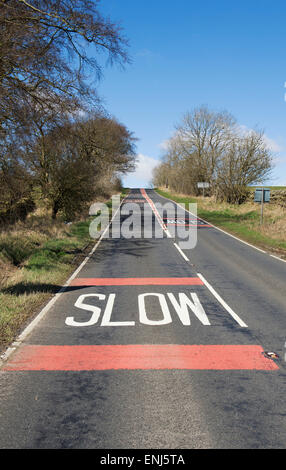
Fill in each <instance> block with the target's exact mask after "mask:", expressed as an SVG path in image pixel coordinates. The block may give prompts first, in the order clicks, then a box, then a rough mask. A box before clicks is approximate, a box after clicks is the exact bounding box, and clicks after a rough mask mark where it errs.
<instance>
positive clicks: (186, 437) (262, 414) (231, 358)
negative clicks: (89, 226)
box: [0, 189, 286, 449]
mask: <svg viewBox="0 0 286 470" xmlns="http://www.w3.org/2000/svg"><path fill="white" fill-rule="evenodd" d="M130 202H131V203H132V202H133V203H136V204H137V206H136V211H137V212H136V211H134V214H133V215H134V217H135V215H136V217H137V219H136V220H139V222H138V223H137V224H133V225H132V224H130V223H129V222H130V218H128V217H129V216H128V212H127V211H126V210H125V212H126V213H125V214H124V209H126V208H128V206H126V204H127V203H130ZM166 202H167V201H166V199H165V198H163V197H161V196H159V195H158V194H157V193H156V192H155V191H153V190H146V191H145V190H139V189H138V190H136V189H133V190H131V191H130V193H129V195H128V196H127V198H126V199H125V200H124V202H123V204H122V207H121V209H122V212H121V214H120V212H119V211H118V213H117V214H116V215H115V218H114V219H113V222H112V225H111V227H112V226H114V227H117V228H124V234H122V235H121V236H120V237H119V238H112V237H109V238H105V237H103V238H102V240H101V241H100V242H96V245H95V248H94V249H93V251H92V252H91V254H90V256H89V257H88V259H86V260H85V261H84V263H83V264H82V266H81V267H80V268H79V269H78V270H77V271H76V272H75V273H74V275H73V276H72V277H71V278H70V280H69V281H68V283H67V285H66V286H65V288H64V289H63V290H62V291H61V292H60V293H59V294H58V295H57V296H56V297H55V298H53V300H52V301H51V302H50V304H49V305H48V306H47V308H46V309H45V310H44V311H42V312H41V313H40V314H39V316H38V317H37V318H36V319H35V321H34V323H33V325H32V326H31V327H30V328H28V329H27V330H25V332H24V333H23V334H22V335H20V337H19V338H18V341H17V343H16V344H15V345H14V346H15V347H14V349H12V350H9V355H8V354H7V358H6V360H5V361H4V362H3V364H2V367H1V371H0V390H1V393H0V410H1V411H0V414H1V415H0V429H1V433H0V448H1V449H11V448H13V449H259V448H260V449H262V448H263V449H269V448H285V444H286V404H285V379H286V376H285V370H286V369H285V365H286V363H285V358H284V355H285V351H286V349H285V342H286V296H285V287H286V285H285V278H286V276H285V274H286V263H284V262H282V261H280V260H278V259H275V258H273V257H271V256H270V255H269V254H267V253H264V252H262V251H259V250H256V249H255V248H253V247H251V246H249V245H247V244H245V243H242V242H241V241H239V240H237V239H235V238H233V237H231V236H230V235H228V234H226V233H224V232H222V231H220V230H218V229H217V228H215V227H213V226H211V225H209V224H207V223H205V222H204V221H200V220H199V219H198V220H196V219H195V218H194V216H193V215H191V214H190V213H189V212H184V214H183V216H182V214H180V217H178V215H177V214H176V211H177V210H178V207H177V205H176V204H175V203H170V202H169V207H170V211H171V212H170V211H169V212H168V213H167V216H166V213H163V212H160V210H159V209H157V208H156V204H158V203H161V204H164V203H166ZM170 204H171V205H170ZM143 209H145V212H146V214H145V215H146V217H145V219H143V217H141V215H142V210H143ZM138 217H139V219H138ZM140 217H141V218H140ZM194 220H195V222H194ZM177 225H179V226H189V225H191V229H190V230H193V234H194V235H193V236H194V237H195V234H196V233H197V243H196V245H195V247H193V248H190V247H186V248H182V245H181V243H180V241H181V240H180V238H179V237H178V236H177V235H176V233H175V230H176V226H177ZM160 228H162V234H163V237H161V238H158V236H157V237H156V236H155V235H156V230H157V233H159V231H160V230H159V229H160ZM196 229H197V231H196ZM144 230H145V237H144V233H143V232H144ZM126 233H127V236H128V233H129V235H130V234H131V235H132V234H133V237H131V238H126ZM146 235H148V236H146ZM266 351H268V352H269V351H270V352H275V353H276V354H277V355H278V357H277V358H274V359H273V358H270V357H266V355H265V354H264V353H265V352H266Z"/></svg>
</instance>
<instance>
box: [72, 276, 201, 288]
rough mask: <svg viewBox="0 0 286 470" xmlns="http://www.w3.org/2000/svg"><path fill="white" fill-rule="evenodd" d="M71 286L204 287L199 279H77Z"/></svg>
mask: <svg viewBox="0 0 286 470" xmlns="http://www.w3.org/2000/svg"><path fill="white" fill-rule="evenodd" d="M70 285H71V286H203V285H204V283H203V281H202V280H201V279H200V278H199V277H126V278H124V277H107V278H100V277H95V278H80V277H78V278H75V279H73V280H72V281H71V283H70Z"/></svg>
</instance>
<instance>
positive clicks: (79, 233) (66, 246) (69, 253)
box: [0, 189, 128, 352]
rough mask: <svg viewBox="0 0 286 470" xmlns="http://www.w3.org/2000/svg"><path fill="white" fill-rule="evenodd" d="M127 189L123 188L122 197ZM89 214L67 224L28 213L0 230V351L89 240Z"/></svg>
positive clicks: (83, 253) (59, 284) (75, 262)
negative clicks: (15, 223) (8, 226)
mask: <svg viewBox="0 0 286 470" xmlns="http://www.w3.org/2000/svg"><path fill="white" fill-rule="evenodd" d="M127 193H128V190H127V189H124V190H123V191H122V194H121V197H124V196H125V195H126V194H127ZM107 205H108V207H109V210H110V212H111V201H108V202H107ZM91 220H92V217H89V216H88V215H86V218H85V220H81V221H78V222H75V223H73V224H71V225H66V224H64V223H63V222H56V223H55V222H52V221H51V220H50V218H48V217H47V215H45V216H44V215H43V214H42V213H40V214H37V213H36V214H31V216H30V218H29V219H28V220H27V222H26V223H25V225H24V226H23V225H21V224H20V225H18V226H17V227H13V229H12V230H10V231H8V232H6V233H2V234H1V235H0V273H1V275H0V352H3V351H4V350H5V348H7V347H8V346H9V344H11V343H12V342H13V341H14V340H15V338H16V337H17V335H18V334H19V333H20V331H22V330H23V328H24V327H25V326H26V324H27V323H29V321H31V319H32V318H33V317H34V316H35V315H36V314H37V313H38V311H39V310H40V309H41V308H42V307H43V306H44V305H45V304H46V303H47V302H48V300H49V299H50V298H51V297H52V295H54V294H55V293H56V292H58V291H59V290H60V288H61V287H62V285H63V284H64V283H65V282H66V280H67V279H68V277H69V276H70V275H71V274H72V273H73V271H74V270H75V269H76V268H77V266H78V265H79V264H80V263H81V261H82V260H83V259H84V258H85V256H86V255H87V253H88V252H89V251H90V249H91V246H93V245H94V243H95V240H93V239H92V238H91V237H90V235H89V225H90V222H91Z"/></svg>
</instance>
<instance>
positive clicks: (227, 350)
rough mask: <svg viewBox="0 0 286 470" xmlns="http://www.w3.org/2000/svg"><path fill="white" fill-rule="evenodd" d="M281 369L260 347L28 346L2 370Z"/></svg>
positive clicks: (15, 355)
mask: <svg viewBox="0 0 286 470" xmlns="http://www.w3.org/2000/svg"><path fill="white" fill-rule="evenodd" d="M120 369H123V370H124V369H130V370H136V369H139V370H140V369H141V370H142V369H150V370H159V369H192V370H264V371H273V370H277V369H279V367H278V366H277V364H276V363H275V362H274V361H273V360H272V359H268V358H266V357H265V356H264V355H263V349H262V347H261V346H257V345H176V344H165V345H102V346H99V345H93V346H87V345H84V346H83V345H81V346H67V345H65V346H43V345H25V346H23V347H21V348H20V349H19V350H18V351H16V352H15V353H14V355H13V356H12V357H11V359H10V361H9V362H8V363H7V364H5V365H4V367H3V369H2V370H6V371H32V370H38V371H40V370H43V371H82V370H120Z"/></svg>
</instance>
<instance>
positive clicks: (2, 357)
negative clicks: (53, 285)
mask: <svg viewBox="0 0 286 470" xmlns="http://www.w3.org/2000/svg"><path fill="white" fill-rule="evenodd" d="M125 199H126V197H125V198H124V199H122V201H121V203H120V205H119V207H118V209H117V210H116V212H115V213H114V215H113V217H112V218H111V220H110V222H109V224H108V225H107V226H106V228H105V230H104V231H103V232H102V234H101V236H100V238H99V239H98V241H97V243H96V244H95V245H94V247H93V248H92V250H91V251H90V252H89V254H88V255H87V256H86V257H85V259H84V260H83V262H82V263H81V264H80V265H79V267H78V268H77V269H76V270H75V271H74V272H73V274H72V275H71V276H70V277H69V279H68V280H67V281H66V283H65V284H64V285H63V287H62V288H61V289H60V290H59V292H57V293H56V294H55V295H54V297H52V299H51V300H50V301H49V302H48V303H47V305H46V306H45V307H44V308H43V309H42V310H41V311H40V312H39V313H38V315H37V316H36V317H35V318H34V319H33V320H32V321H31V323H29V325H28V326H27V327H26V328H25V329H24V330H23V331H22V333H20V335H19V336H18V337H17V338H16V340H15V341H14V342H13V343H12V344H11V346H10V347H8V348H7V349H6V351H5V352H4V353H3V354H1V355H0V367H1V365H3V363H4V362H5V361H7V359H8V357H9V356H10V355H11V354H12V353H13V352H14V351H15V350H16V349H17V348H18V347H19V346H20V345H21V343H22V342H23V341H24V339H25V338H26V337H27V336H28V334H29V333H31V331H32V330H33V329H34V328H35V326H36V325H37V324H38V323H39V322H40V321H41V320H42V318H43V317H44V316H45V315H46V313H47V312H48V311H49V310H50V309H51V307H52V306H53V305H54V304H55V303H56V301H57V300H58V298H59V297H60V296H61V295H62V294H63V293H64V292H65V290H66V288H67V287H68V285H69V284H70V282H71V281H72V280H73V279H74V278H75V277H76V276H77V275H78V273H79V272H80V271H81V270H82V268H83V267H84V265H85V264H86V263H87V261H88V260H89V259H90V257H91V255H92V254H93V253H94V252H95V250H96V249H97V247H98V245H99V244H100V242H101V240H102V239H103V237H104V235H105V233H106V232H107V230H108V229H109V227H110V225H111V224H112V221H113V219H115V217H116V215H117V213H118V211H119V209H120V207H121V205H122V204H123V202H124V201H125Z"/></svg>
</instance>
